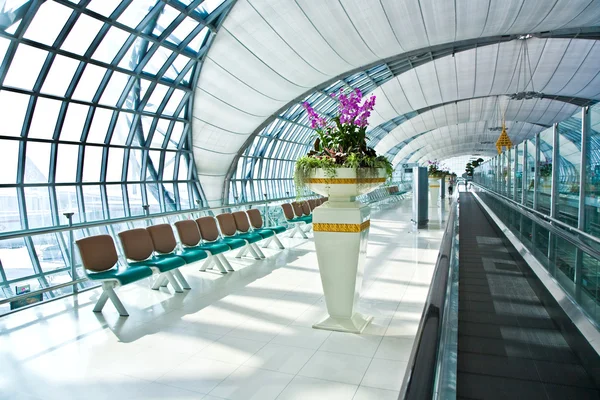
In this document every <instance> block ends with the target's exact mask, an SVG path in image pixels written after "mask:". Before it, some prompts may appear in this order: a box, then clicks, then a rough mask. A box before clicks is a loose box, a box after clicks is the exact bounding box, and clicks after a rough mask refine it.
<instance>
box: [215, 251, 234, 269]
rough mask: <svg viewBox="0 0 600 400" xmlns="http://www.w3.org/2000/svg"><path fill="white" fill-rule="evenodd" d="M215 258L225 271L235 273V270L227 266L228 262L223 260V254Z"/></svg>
mask: <svg viewBox="0 0 600 400" xmlns="http://www.w3.org/2000/svg"><path fill="white" fill-rule="evenodd" d="M217 258H218V259H219V260H220V261H221V264H222V265H223V266H224V267H225V269H226V270H227V271H230V272H234V271H235V269H233V267H232V266H231V264H229V260H227V258H225V256H224V255H223V254H218V255H217Z"/></svg>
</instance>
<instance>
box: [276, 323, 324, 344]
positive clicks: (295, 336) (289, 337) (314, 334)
mask: <svg viewBox="0 0 600 400" xmlns="http://www.w3.org/2000/svg"><path fill="white" fill-rule="evenodd" d="M330 335H331V332H330V331H324V330H321V329H313V328H307V327H303V326H294V325H290V326H286V327H285V328H283V329H282V330H281V331H280V332H279V334H278V335H277V336H275V337H274V338H273V340H271V343H276V344H283V345H287V346H296V347H302V348H305V349H314V350H316V349H318V348H319V347H321V345H322V344H323V342H324V341H325V340H326V339H327V338H328V337H329V336H330Z"/></svg>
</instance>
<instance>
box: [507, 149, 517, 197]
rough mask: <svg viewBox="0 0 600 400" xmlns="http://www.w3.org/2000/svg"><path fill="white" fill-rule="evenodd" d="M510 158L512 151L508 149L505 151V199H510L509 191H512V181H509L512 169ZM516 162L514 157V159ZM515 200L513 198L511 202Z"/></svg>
mask: <svg viewBox="0 0 600 400" xmlns="http://www.w3.org/2000/svg"><path fill="white" fill-rule="evenodd" d="M511 156H512V149H508V150H507V151H506V156H505V158H506V196H507V197H511V196H510V191H511V190H512V186H511V184H512V181H511V176H512V168H511V165H510V164H511V161H512V160H511ZM515 160H516V157H515ZM514 199H515V198H514V197H513V200H514Z"/></svg>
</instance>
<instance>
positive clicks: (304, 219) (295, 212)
mask: <svg viewBox="0 0 600 400" xmlns="http://www.w3.org/2000/svg"><path fill="white" fill-rule="evenodd" d="M328 199H329V198H328V197H321V198H318V199H309V200H305V201H300V202H298V201H294V202H292V203H284V204H282V205H281V208H282V209H283V215H284V216H285V219H286V222H287V223H288V224H291V225H292V226H293V228H292V229H291V231H290V235H289V237H294V236H295V235H296V234H300V236H301V237H303V238H304V239H308V237H307V236H306V232H310V230H311V229H312V212H313V210H314V209H315V208H317V207H318V206H320V205H321V204H323V203H325V202H326V201H327V200H328ZM303 227H304V229H303Z"/></svg>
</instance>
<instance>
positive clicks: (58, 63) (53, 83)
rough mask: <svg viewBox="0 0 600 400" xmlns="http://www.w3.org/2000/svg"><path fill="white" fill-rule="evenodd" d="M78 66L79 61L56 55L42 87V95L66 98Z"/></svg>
mask: <svg viewBox="0 0 600 400" xmlns="http://www.w3.org/2000/svg"><path fill="white" fill-rule="evenodd" d="M78 66H79V61H77V60H74V59H72V58H68V57H65V56H61V55H56V56H55V57H54V60H53V61H52V66H51V67H50V72H49V73H48V76H47V77H46V80H45V81H44V85H43V86H42V93H48V94H53V95H56V96H64V95H65V93H66V91H67V88H68V87H69V84H70V83H71V81H72V80H73V76H74V75H75V71H76V70H77V67H78Z"/></svg>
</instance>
